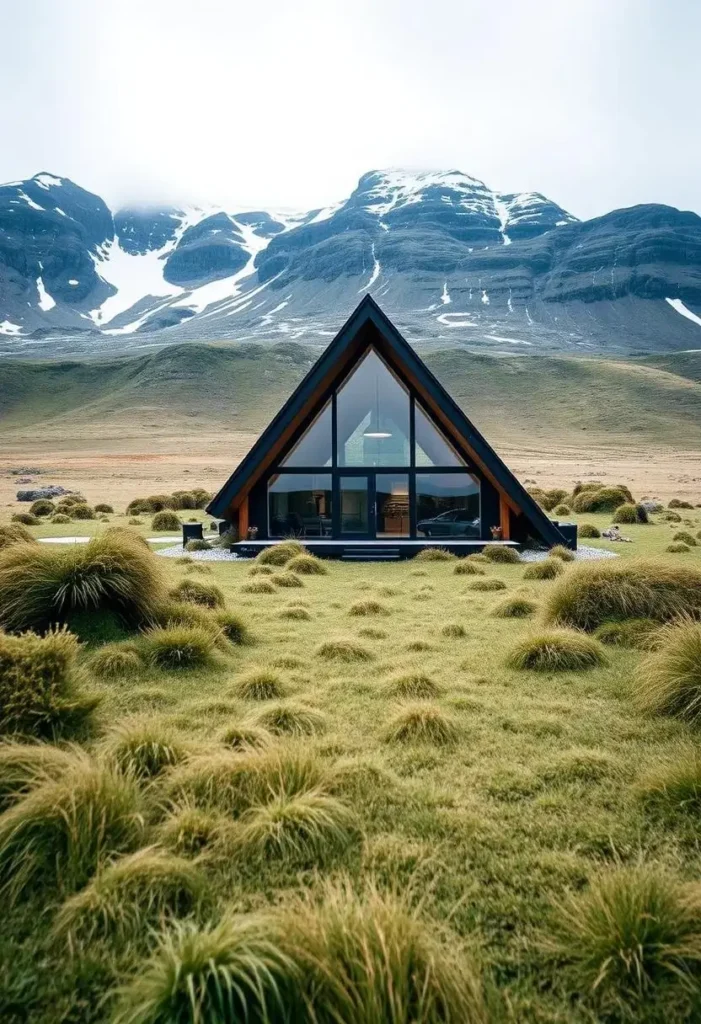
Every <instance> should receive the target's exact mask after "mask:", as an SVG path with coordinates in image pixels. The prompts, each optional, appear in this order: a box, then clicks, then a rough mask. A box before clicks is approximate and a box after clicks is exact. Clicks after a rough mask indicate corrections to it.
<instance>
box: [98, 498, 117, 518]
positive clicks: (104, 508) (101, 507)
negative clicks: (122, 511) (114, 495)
mask: <svg viewBox="0 0 701 1024" xmlns="http://www.w3.org/2000/svg"><path fill="white" fill-rule="evenodd" d="M95 511H96V512H103V513H105V514H107V515H114V509H113V508H112V506H111V505H107V504H106V503H105V502H104V501H101V502H98V504H97V505H95Z"/></svg>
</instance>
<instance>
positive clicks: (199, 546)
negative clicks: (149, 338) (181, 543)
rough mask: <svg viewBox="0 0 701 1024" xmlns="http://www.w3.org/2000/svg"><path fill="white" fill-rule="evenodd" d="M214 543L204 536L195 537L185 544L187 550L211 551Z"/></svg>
mask: <svg viewBox="0 0 701 1024" xmlns="http://www.w3.org/2000/svg"><path fill="white" fill-rule="evenodd" d="M211 548H212V545H211V544H210V543H209V541H208V540H204V539H203V538H199V537H193V538H192V539H191V540H189V541H188V542H187V544H186V545H185V550H186V551H211Z"/></svg>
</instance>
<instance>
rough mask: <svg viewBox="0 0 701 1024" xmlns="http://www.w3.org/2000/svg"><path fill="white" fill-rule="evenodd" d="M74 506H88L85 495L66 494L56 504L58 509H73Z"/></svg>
mask: <svg viewBox="0 0 701 1024" xmlns="http://www.w3.org/2000/svg"><path fill="white" fill-rule="evenodd" d="M74 505H87V498H86V497H85V495H84V494H64V495H62V496H61V498H60V499H59V501H58V502H57V504H56V508H73V506H74Z"/></svg>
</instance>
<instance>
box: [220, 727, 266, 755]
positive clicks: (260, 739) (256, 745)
mask: <svg viewBox="0 0 701 1024" xmlns="http://www.w3.org/2000/svg"><path fill="white" fill-rule="evenodd" d="M219 742H220V743H221V744H223V745H224V746H225V747H230V748H231V749H232V750H248V749H250V750H262V749H263V747H267V746H269V745H270V744H271V743H272V736H271V735H270V733H269V732H268V731H267V729H261V728H259V727H258V726H256V725H237V724H234V725H227V726H226V728H225V729H224V730H223V732H221V733H220V735H219Z"/></svg>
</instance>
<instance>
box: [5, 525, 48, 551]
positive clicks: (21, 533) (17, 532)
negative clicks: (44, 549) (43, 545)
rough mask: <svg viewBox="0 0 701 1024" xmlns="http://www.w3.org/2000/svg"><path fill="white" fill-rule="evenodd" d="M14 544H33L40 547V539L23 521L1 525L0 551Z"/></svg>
mask: <svg viewBox="0 0 701 1024" xmlns="http://www.w3.org/2000/svg"><path fill="white" fill-rule="evenodd" d="M12 544H33V545H36V547H39V541H38V540H37V539H36V537H34V536H33V534H31V533H30V532H29V530H28V529H27V528H26V526H24V525H23V524H22V523H6V524H5V525H3V526H0V552H2V553H3V554H4V549H5V548H9V547H10V545H12Z"/></svg>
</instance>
